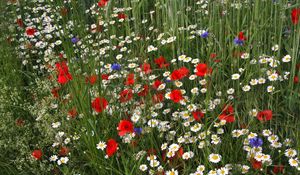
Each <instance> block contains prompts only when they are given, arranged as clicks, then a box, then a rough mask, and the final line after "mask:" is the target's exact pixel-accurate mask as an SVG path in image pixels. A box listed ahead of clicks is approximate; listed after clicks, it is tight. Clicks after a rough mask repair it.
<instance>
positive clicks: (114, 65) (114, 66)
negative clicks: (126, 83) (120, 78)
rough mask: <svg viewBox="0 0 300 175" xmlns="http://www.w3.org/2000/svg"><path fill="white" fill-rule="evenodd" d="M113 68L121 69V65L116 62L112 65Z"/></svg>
mask: <svg viewBox="0 0 300 175" xmlns="http://www.w3.org/2000/svg"><path fill="white" fill-rule="evenodd" d="M111 69H112V70H121V65H120V64H118V63H114V64H112V65H111Z"/></svg>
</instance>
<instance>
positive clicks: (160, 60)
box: [154, 56, 170, 68]
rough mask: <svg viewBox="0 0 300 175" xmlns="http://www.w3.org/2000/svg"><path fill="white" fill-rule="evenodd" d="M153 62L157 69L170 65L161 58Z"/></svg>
mask: <svg viewBox="0 0 300 175" xmlns="http://www.w3.org/2000/svg"><path fill="white" fill-rule="evenodd" d="M154 62H155V64H156V65H158V67H159V68H164V67H168V66H169V65H170V63H167V61H166V59H165V58H164V57H163V56H160V57H159V58H156V59H155V60H154Z"/></svg>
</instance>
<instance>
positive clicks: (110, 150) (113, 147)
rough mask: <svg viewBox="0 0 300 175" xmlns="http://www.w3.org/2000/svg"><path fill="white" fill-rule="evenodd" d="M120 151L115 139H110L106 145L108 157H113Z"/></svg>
mask: <svg viewBox="0 0 300 175" xmlns="http://www.w3.org/2000/svg"><path fill="white" fill-rule="evenodd" d="M117 150H118V143H117V142H116V141H115V140H114V139H109V140H108V141H107V143H106V155H107V156H108V157H111V156H112V155H114V154H115V153H116V152H117Z"/></svg>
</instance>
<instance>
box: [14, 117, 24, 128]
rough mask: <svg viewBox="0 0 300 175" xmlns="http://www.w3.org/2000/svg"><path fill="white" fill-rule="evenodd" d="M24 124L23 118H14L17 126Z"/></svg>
mask: <svg viewBox="0 0 300 175" xmlns="http://www.w3.org/2000/svg"><path fill="white" fill-rule="evenodd" d="M24 124H25V121H24V120H23V119H21V118H18V119H17V120H16V125H17V126H20V127H21V126H24Z"/></svg>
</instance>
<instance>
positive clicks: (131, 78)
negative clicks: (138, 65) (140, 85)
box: [125, 73, 134, 86]
mask: <svg viewBox="0 0 300 175" xmlns="http://www.w3.org/2000/svg"><path fill="white" fill-rule="evenodd" d="M133 84H134V74H133V73H131V74H128V75H127V78H126V81H125V85H127V86H129V85H133Z"/></svg>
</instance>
